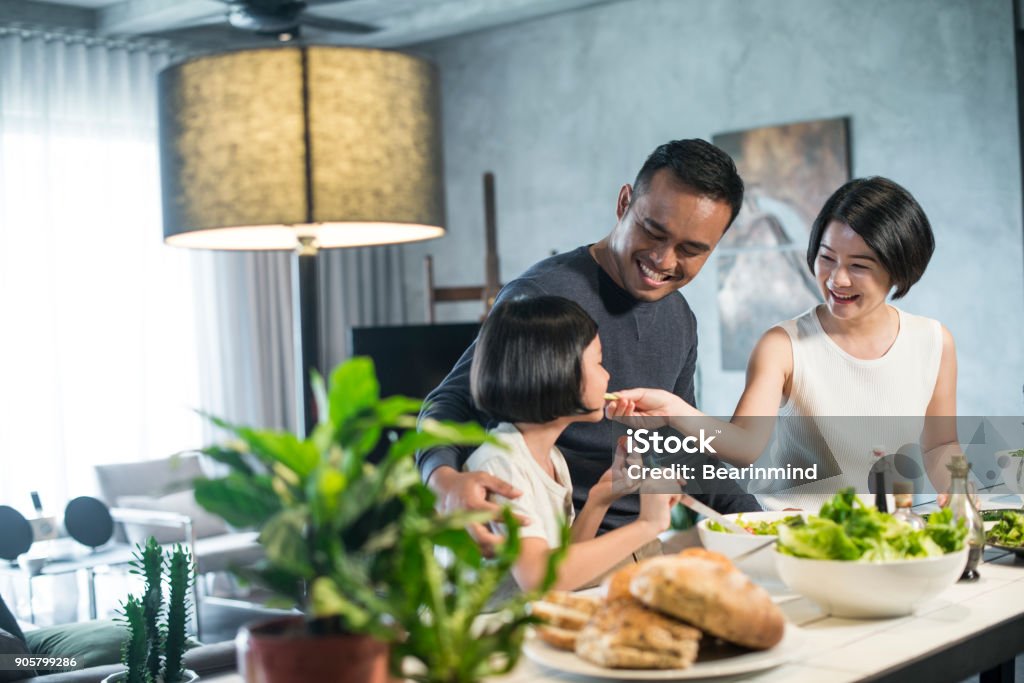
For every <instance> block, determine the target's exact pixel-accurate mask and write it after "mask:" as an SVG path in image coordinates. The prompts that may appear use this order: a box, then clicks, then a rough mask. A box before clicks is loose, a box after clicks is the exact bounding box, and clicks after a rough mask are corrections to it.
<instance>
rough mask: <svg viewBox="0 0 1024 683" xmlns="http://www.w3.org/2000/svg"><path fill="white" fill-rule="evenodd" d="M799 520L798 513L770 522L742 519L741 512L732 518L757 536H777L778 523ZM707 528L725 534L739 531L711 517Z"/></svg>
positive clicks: (789, 522)
mask: <svg viewBox="0 0 1024 683" xmlns="http://www.w3.org/2000/svg"><path fill="white" fill-rule="evenodd" d="M799 520H800V515H790V516H789V517H783V518H782V519H776V520H774V521H771V522H769V521H767V520H764V521H760V522H751V521H748V520H745V519H743V514H742V513H740V514H738V515H736V519H735V520H733V521H734V522H735V523H736V524H737V525H738V526H741V527H743V528H744V529H746V530H747V531H749V532H750V533H752V534H755V535H757V536H778V535H779V525H780V524H793V523H795V522H797V521H799ZM708 529H709V530H711V531H721V532H722V533H726V534H735V533H739V532H736V531H732V530H730V529H726V528H725V527H724V526H722V525H721V524H719V523H718V522H716V521H714V520H712V519H709V520H708Z"/></svg>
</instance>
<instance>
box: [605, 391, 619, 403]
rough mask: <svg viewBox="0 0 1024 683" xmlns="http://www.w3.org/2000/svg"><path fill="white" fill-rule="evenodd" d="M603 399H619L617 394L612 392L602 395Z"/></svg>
mask: <svg viewBox="0 0 1024 683" xmlns="http://www.w3.org/2000/svg"><path fill="white" fill-rule="evenodd" d="M604 400H606V401H618V400H619V395H618V394H613V393H611V392H609V393H607V394H605V395H604Z"/></svg>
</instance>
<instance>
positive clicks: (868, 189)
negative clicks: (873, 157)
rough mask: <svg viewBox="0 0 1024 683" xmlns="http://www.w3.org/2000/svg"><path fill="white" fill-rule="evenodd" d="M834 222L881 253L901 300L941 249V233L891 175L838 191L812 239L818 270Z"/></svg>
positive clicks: (810, 252) (811, 255) (811, 257)
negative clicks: (827, 231) (938, 244)
mask: <svg viewBox="0 0 1024 683" xmlns="http://www.w3.org/2000/svg"><path fill="white" fill-rule="evenodd" d="M832 221H838V222H840V223H845V224H846V225H849V226H850V228H851V229H852V230H853V231H854V232H855V233H857V234H858V235H860V236H861V239H863V240H864V241H865V242H866V243H867V245H868V246H869V247H871V249H872V251H874V252H875V253H876V254H877V255H878V260H879V261H880V262H881V264H882V267H883V268H885V271H886V272H887V273H888V274H889V277H890V278H892V283H893V285H895V287H896V291H895V292H894V293H893V295H892V298H893V299H899V298H900V297H902V296H904V295H905V294H906V293H907V292H909V291H910V288H911V287H912V286H914V284H915V283H916V282H917V281H918V280H920V279H921V276H922V275H924V271H925V268H927V267H928V261H930V260H931V258H932V253H933V252H934V251H935V236H934V235H933V234H932V226H931V224H930V223H929V222H928V217H927V216H925V214H924V209H922V208H921V205H920V204H918V203H917V200H916V199H914V197H913V195H911V194H910V193H909V192H907V191H906V190H905V189H904V188H903V187H901V186H900V185H897V184H896V183H894V182H893V181H891V180H889V179H888V178H881V177H879V176H874V177H871V178H857V179H855V180H851V181H850V182H848V183H846V184H845V185H843V186H842V187H840V188H839V189H838V190H836V191H835V192H834V193H833V194H832V196H831V197H829V198H828V201H827V202H825V206H824V207H822V209H821V213H819V214H818V217H817V218H815V219H814V225H813V226H812V227H811V239H810V241H809V242H808V243H807V267H808V268H810V269H811V272H812V273H813V272H814V261H815V259H816V258H817V257H818V248H819V247H820V246H821V237H822V235H824V234H825V229H826V228H827V227H828V226H829V224H830V223H832Z"/></svg>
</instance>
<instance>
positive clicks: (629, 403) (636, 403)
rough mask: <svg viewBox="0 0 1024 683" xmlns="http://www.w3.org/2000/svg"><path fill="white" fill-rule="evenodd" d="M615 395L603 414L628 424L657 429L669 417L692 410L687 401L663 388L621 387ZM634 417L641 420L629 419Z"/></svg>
mask: <svg viewBox="0 0 1024 683" xmlns="http://www.w3.org/2000/svg"><path fill="white" fill-rule="evenodd" d="M615 395H616V396H618V398H617V399H616V400H614V401H609V402H608V404H607V405H606V406H605V414H606V415H607V416H608V417H609V418H611V419H613V420H616V421H618V422H622V423H624V424H628V425H633V426H638V427H639V426H642V427H646V428H648V429H657V428H658V427H665V426H667V425H668V419H667V418H669V417H672V416H681V415H689V414H691V413H693V412H694V410H693V408H692V407H691V406H690V404H689V403H687V402H686V401H684V400H683V399H681V398H679V397H678V396H676V395H675V394H673V393H671V392H668V391H665V390H664V389H622V390H621V391H616V392H615ZM634 417H638V418H643V420H631V419H630V418H634ZM661 418H666V419H661Z"/></svg>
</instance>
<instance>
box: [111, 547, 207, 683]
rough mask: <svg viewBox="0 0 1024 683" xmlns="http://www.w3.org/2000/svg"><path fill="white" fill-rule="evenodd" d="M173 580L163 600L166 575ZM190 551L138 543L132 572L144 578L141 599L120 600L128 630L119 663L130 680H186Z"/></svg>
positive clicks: (129, 682) (138, 682) (170, 682)
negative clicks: (167, 551)
mask: <svg viewBox="0 0 1024 683" xmlns="http://www.w3.org/2000/svg"><path fill="white" fill-rule="evenodd" d="M165 566H166V577H167V581H168V584H169V588H168V602H167V604H164V602H163V588H162V586H163V579H164V568H165ZM193 572H194V566H193V563H192V555H191V554H190V553H189V552H188V550H187V549H185V548H184V547H182V546H180V545H177V546H175V547H174V549H173V551H171V552H169V553H164V551H163V550H162V549H161V547H160V545H159V544H158V543H157V541H156V539H155V538H153V537H150V538H149V540H148V541H147V542H146V545H145V546H136V552H135V555H134V557H133V559H132V569H131V573H132V574H136V575H138V576H141V577H142V578H143V580H144V581H145V590H144V592H143V597H142V598H141V599H140V598H137V597H135V596H133V595H130V596H128V599H127V600H126V601H125V602H124V603H123V604H122V616H121V618H120V619H119V620H120V621H121V622H122V623H123V624H125V626H126V627H127V629H128V640H127V641H126V643H125V646H124V648H123V650H122V656H121V661H122V663H123V664H124V665H125V667H127V672H126V673H125V677H124V681H126V683H175V682H176V681H180V680H183V679H184V678H185V677H186V676H185V669H184V667H183V665H182V659H183V656H184V653H185V649H186V647H187V639H186V632H185V628H186V625H187V624H188V619H189V615H190V606H189V604H188V600H187V597H188V594H189V591H190V590H191V588H192V582H193V581H194V580H195V578H194V573H193Z"/></svg>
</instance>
